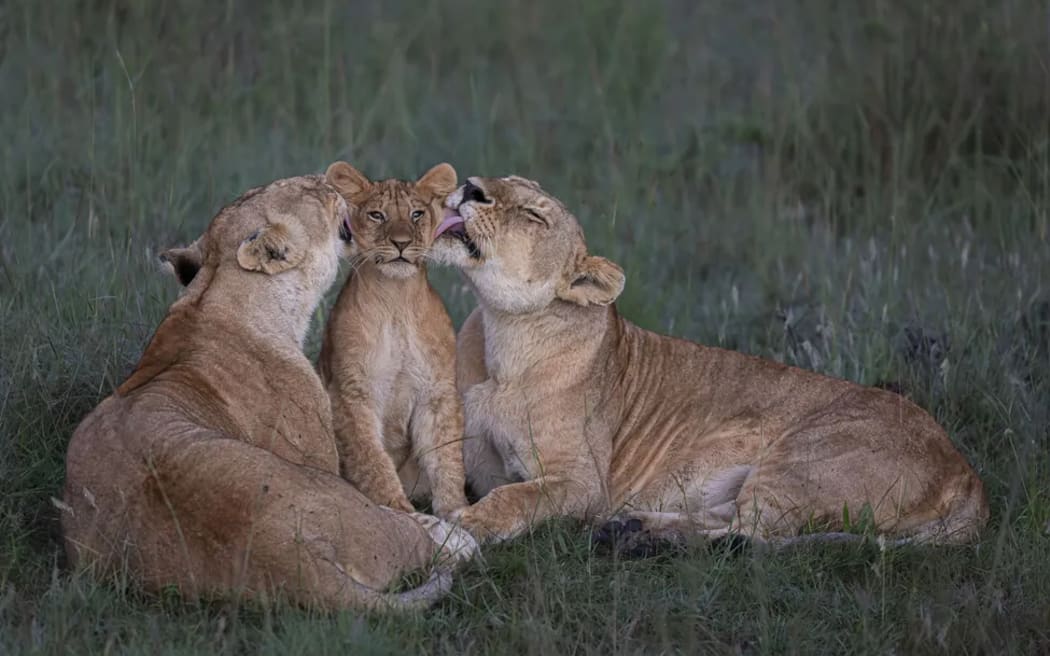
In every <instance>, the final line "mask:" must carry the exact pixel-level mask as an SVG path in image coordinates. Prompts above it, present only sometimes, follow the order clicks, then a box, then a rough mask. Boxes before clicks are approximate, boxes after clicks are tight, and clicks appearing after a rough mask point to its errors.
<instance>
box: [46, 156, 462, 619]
mask: <svg viewBox="0 0 1050 656" xmlns="http://www.w3.org/2000/svg"><path fill="white" fill-rule="evenodd" d="M349 239H350V233H349V229H348V214H347V207H346V203H345V201H344V200H343V198H342V197H341V196H340V195H339V194H338V193H337V192H336V190H335V189H334V188H332V187H331V186H330V185H328V184H327V183H326V182H325V181H324V179H323V178H322V177H321V176H307V177H300V178H290V179H287V180H280V181H277V182H274V183H272V184H270V185H268V186H266V187H262V188H259V189H254V190H252V191H249V192H248V193H246V194H244V195H243V196H241V198H239V199H237V200H236V201H234V202H233V203H232V204H230V205H229V206H227V207H226V208H225V209H223V210H222V211H221V212H219V214H218V215H217V216H216V217H215V218H214V220H213V221H212V223H211V225H210V226H209V227H208V229H207V231H206V232H205V233H204V235H203V236H202V237H201V238H200V239H198V240H197V241H196V242H194V244H193V245H191V246H190V247H189V248H185V249H174V250H172V251H168V252H167V253H166V254H165V258H166V259H167V260H168V261H169V262H170V263H171V264H172V265H173V267H174V270H175V272H176V274H177V275H178V276H179V278H180V280H181V281H182V282H183V283H184V284H186V285H187V287H186V290H185V292H184V293H183V295H182V296H181V297H180V298H179V299H178V300H177V301H176V302H175V303H174V304H173V305H172V306H171V308H170V310H169V311H168V314H167V316H166V317H165V318H164V320H163V321H162V322H161V324H160V326H159V327H158V328H157V330H156V332H155V333H154V335H153V338H152V339H151V340H150V343H149V345H148V346H147V348H146V351H145V353H144V354H143V355H142V358H141V360H140V361H139V363H138V366H137V367H136V368H135V371H134V372H133V373H132V374H131V377H130V378H128V379H127V380H126V381H125V382H124V383H123V384H122V385H121V386H120V387H119V388H118V389H117V391H116V392H115V393H114V394H113V395H112V396H110V397H109V398H107V399H105V400H104V401H103V402H102V403H101V404H100V405H99V406H98V407H97V408H96V409H95V410H94V411H92V412H91V414H89V415H88V416H87V417H86V418H85V419H84V420H83V422H81V424H80V426H79V427H78V428H77V430H76V432H75V433H74V435H73V438H72V441H71V442H70V444H69V451H68V454H67V458H66V483H65V492H64V512H63V516H62V527H63V532H64V534H65V541H66V548H67V552H68V554H69V558H70V561H71V562H72V564H73V565H75V566H81V567H93V568H95V569H97V570H98V573H99V574H101V575H107V574H111V573H114V572H120V571H124V572H127V573H128V574H130V575H131V577H132V578H133V579H134V580H137V581H138V582H140V583H141V584H142V585H143V586H144V587H146V588H148V589H153V590H156V589H161V588H164V587H167V586H175V587H176V588H178V589H179V590H180V591H181V592H182V593H183V594H186V595H188V596H206V597H211V596H231V595H243V596H249V597H260V596H268V595H270V594H272V593H275V592H279V593H283V594H285V595H287V596H288V597H289V598H290V599H291V600H292V601H294V602H298V603H306V604H318V605H321V606H324V607H329V608H343V607H360V608H408V607H418V606H422V605H426V604H430V603H432V602H434V601H435V600H436V599H438V598H440V597H441V596H442V595H443V594H444V593H445V592H446V591H447V590H448V587H449V585H450V583H451V579H450V573H449V572H450V568H451V566H452V564H453V561H455V560H457V559H461V558H465V557H469V556H470V555H471V554H472V553H473V551H474V549H475V545H474V542H473V540H472V539H470V537H469V536H467V535H466V534H465V533H464V532H462V531H460V530H458V529H454V528H452V527H451V526H449V525H447V524H445V523H443V522H441V521H440V520H437V519H436V518H432V517H427V516H422V515H413V514H407V513H403V512H399V511H395V510H391V509H387V508H382V507H379V506H377V505H376V504H375V503H372V502H370V501H369V500H368V499H367V498H365V496H364V495H362V494H361V493H360V492H358V491H357V490H356V489H354V488H353V487H352V486H351V485H350V484H349V483H347V482H346V481H344V480H343V479H342V478H340V476H339V460H338V456H337V453H336V445H335V439H334V436H333V432H332V420H331V409H330V406H329V401H328V395H327V394H326V393H325V390H324V389H323V387H322V385H321V381H320V378H319V377H318V376H317V374H316V373H315V371H314V368H313V366H312V365H311V363H310V361H309V360H308V359H307V358H306V357H305V356H304V355H303V352H302V345H303V340H304V338H305V336H306V332H307V329H308V327H309V323H310V317H311V315H312V313H313V311H314V309H315V308H316V306H317V304H318V302H319V301H320V299H321V295H322V294H323V293H324V291H325V290H326V289H327V288H328V287H329V286H330V285H331V284H332V282H333V281H334V279H335V276H336V272H337V270H338V260H339V258H340V257H341V256H343V255H344V254H345V253H346V251H347V250H348V248H349V247H350V246H349V243H348V240H349ZM435 559H436V560H437V561H438V563H439V564H438V566H437V567H436V568H435V569H434V573H433V574H432V576H431V578H430V580H429V581H428V582H426V583H424V584H423V585H422V586H420V587H418V588H415V589H412V590H409V591H407V592H403V593H399V594H394V593H387V592H383V590H384V589H385V588H387V587H389V586H390V585H391V584H392V583H395V582H397V581H398V580H399V578H400V577H401V576H402V575H403V574H405V573H408V572H411V571H413V570H418V569H428V568H430V567H431V565H432V563H433V562H434V561H435Z"/></svg>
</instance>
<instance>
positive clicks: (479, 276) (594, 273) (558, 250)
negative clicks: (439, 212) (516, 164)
mask: <svg viewBox="0 0 1050 656" xmlns="http://www.w3.org/2000/svg"><path fill="white" fill-rule="evenodd" d="M445 206H446V211H445V217H444V219H443V220H442V221H441V223H440V224H439V225H438V227H437V229H436V231H435V232H436V238H435V242H434V246H433V249H432V250H433V257H434V259H435V260H438V261H440V262H443V263H446V264H451V265H453V266H457V267H459V268H460V269H461V270H462V271H463V272H464V273H465V274H466V276H467V278H468V279H469V280H470V281H471V283H473V285H474V287H475V289H476V290H477V292H478V295H479V297H480V299H481V301H482V302H483V303H484V304H485V305H487V306H489V307H490V308H492V309H496V310H500V311H502V312H507V313H512V314H522V313H527V312H535V311H537V310H542V309H543V308H546V307H547V306H548V305H550V304H551V303H554V302H555V301H564V302H568V303H575V304H577V305H583V306H587V305H608V304H610V303H612V302H613V301H615V300H616V297H617V296H619V295H620V292H621V291H623V285H624V275H623V270H622V269H620V267H619V266H617V265H616V264H614V263H613V262H610V261H609V260H607V259H605V258H603V257H597V256H595V255H588V254H587V244H586V242H585V241H584V238H583V230H582V229H581V228H580V224H579V223H578V222H577V221H576V217H574V216H573V215H572V214H571V213H570V212H569V211H568V210H567V209H566V208H565V206H564V205H562V204H561V202H559V201H558V199H556V198H554V197H553V196H551V195H550V194H548V193H546V192H545V191H543V189H542V188H540V186H539V184H537V183H535V182H533V181H532V180H526V179H525V178H519V177H517V176H510V177H507V178H477V177H472V178H469V179H468V180H467V182H466V184H464V185H463V186H462V187H460V188H459V189H457V190H456V191H455V192H454V193H452V194H451V195H449V197H448V200H447V201H446V202H445Z"/></svg>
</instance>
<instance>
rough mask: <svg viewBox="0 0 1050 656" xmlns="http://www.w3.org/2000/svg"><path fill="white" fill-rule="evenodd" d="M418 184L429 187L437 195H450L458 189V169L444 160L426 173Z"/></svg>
mask: <svg viewBox="0 0 1050 656" xmlns="http://www.w3.org/2000/svg"><path fill="white" fill-rule="evenodd" d="M416 185H417V186H419V187H423V188H425V189H429V190H430V191H431V193H433V194H434V195H435V196H448V195H449V194H451V193H452V192H453V191H455V190H456V169H454V168H452V165H451V164H447V163H444V162H442V163H441V164H438V165H437V166H435V167H433V168H432V169H430V170H429V171H427V172H426V173H424V174H423V177H421V178H420V179H419V180H417V181H416Z"/></svg>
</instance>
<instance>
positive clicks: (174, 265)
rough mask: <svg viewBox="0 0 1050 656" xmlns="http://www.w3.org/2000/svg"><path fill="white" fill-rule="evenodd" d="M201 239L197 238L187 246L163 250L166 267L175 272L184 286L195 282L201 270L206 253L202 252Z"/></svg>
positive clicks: (162, 259) (163, 260) (161, 255)
mask: <svg viewBox="0 0 1050 656" xmlns="http://www.w3.org/2000/svg"><path fill="white" fill-rule="evenodd" d="M199 242H200V240H197V241H195V242H193V243H192V244H190V245H189V246H187V247H185V248H169V249H168V250H166V251H162V252H161V254H160V256H159V257H160V261H161V262H162V263H163V264H164V265H165V266H164V268H165V269H168V270H170V271H171V272H172V273H174V274H175V278H176V279H177V280H178V281H179V284H181V285H182V286H183V287H185V286H187V285H189V284H190V283H191V282H193V279H194V278H195V277H196V276H197V272H198V271H200V270H201V263H202V262H203V260H204V255H203V254H202V253H201V247H200V243H199Z"/></svg>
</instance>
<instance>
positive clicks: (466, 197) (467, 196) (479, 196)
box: [463, 180, 490, 203]
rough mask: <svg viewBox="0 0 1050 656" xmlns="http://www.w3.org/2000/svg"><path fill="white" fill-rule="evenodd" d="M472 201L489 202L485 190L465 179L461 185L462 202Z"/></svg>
mask: <svg viewBox="0 0 1050 656" xmlns="http://www.w3.org/2000/svg"><path fill="white" fill-rule="evenodd" d="M469 201H474V202H475V203H488V202H490V201H489V199H488V197H487V196H485V190H484V189H482V188H481V187H479V186H477V185H476V184H474V183H473V182H471V181H470V180H467V181H466V183H465V184H464V185H463V202H464V203H466V202H469Z"/></svg>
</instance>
